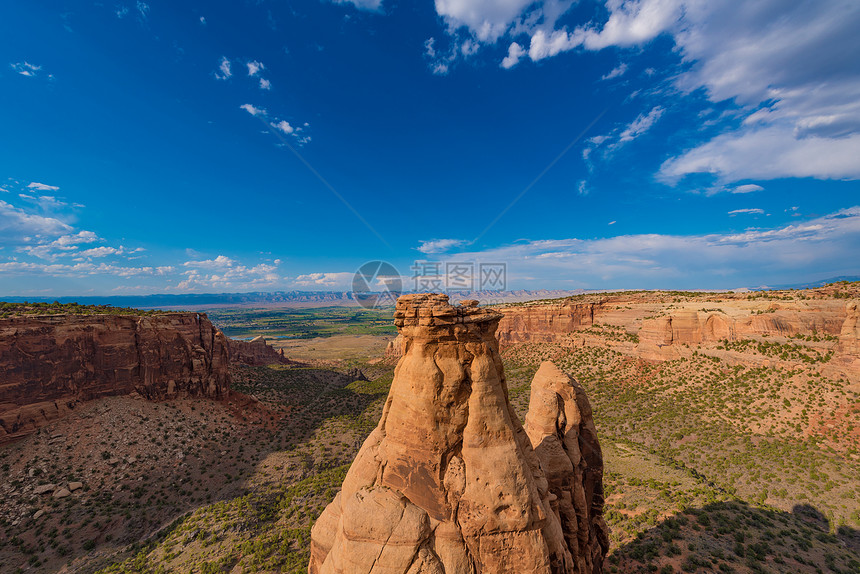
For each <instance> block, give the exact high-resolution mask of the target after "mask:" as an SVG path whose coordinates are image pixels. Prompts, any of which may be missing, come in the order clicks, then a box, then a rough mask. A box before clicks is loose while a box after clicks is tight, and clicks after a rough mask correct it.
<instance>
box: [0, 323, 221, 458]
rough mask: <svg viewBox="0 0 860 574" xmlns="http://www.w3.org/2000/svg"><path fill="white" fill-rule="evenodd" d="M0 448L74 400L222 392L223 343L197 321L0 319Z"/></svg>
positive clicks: (218, 334) (71, 405) (216, 333)
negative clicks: (133, 395)
mask: <svg viewBox="0 0 860 574" xmlns="http://www.w3.org/2000/svg"><path fill="white" fill-rule="evenodd" d="M0 372H2V373H3V377H2V379H0V442H3V441H4V440H8V439H11V438H15V437H17V436H22V435H24V434H27V433H29V432H32V431H33V430H35V429H36V428H38V427H39V426H41V425H43V424H45V423H47V422H49V421H51V420H53V419H56V418H58V417H60V416H62V414H64V412H66V411H67V410H68V409H71V408H74V406H75V405H76V404H77V402H78V401H83V400H90V399H95V398H98V397H102V396H107V395H118V394H127V393H131V392H133V391H136V392H138V393H140V394H141V395H143V396H144V397H146V398H150V399H158V398H170V397H178V396H188V395H202V396H208V397H213V398H214V397H221V396H224V395H226V394H227V393H229V389H230V375H229V372H228V351H227V341H226V338H225V337H224V335H223V334H222V333H221V331H219V330H218V329H216V328H215V327H214V326H213V325H212V323H210V322H209V320H208V319H207V318H206V316H205V315H200V314H198V313H167V314H163V315H148V316H135V315H38V316H18V317H9V318H3V319H0Z"/></svg>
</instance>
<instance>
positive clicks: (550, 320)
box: [498, 301, 604, 345]
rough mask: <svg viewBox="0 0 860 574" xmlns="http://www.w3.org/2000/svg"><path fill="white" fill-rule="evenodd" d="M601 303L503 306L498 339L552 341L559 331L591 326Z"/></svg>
mask: <svg viewBox="0 0 860 574" xmlns="http://www.w3.org/2000/svg"><path fill="white" fill-rule="evenodd" d="M603 306H604V303H603V302H601V301H598V302H588V303H571V302H569V301H562V302H553V303H547V304H544V305H527V306H516V307H504V308H503V309H502V313H503V314H504V318H503V319H502V320H501V323H500V324H499V330H498V337H499V341H500V342H501V343H502V344H503V345H504V344H509V343H523V342H533V343H538V342H543V343H547V342H552V341H555V340H556V339H558V338H559V337H560V336H561V335H564V334H567V333H571V332H574V331H578V330H580V329H584V328H587V327H590V326H591V325H593V324H594V316H595V313H599V312H600V311H601V309H602V308H603Z"/></svg>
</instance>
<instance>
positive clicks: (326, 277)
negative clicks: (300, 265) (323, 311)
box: [293, 271, 355, 289]
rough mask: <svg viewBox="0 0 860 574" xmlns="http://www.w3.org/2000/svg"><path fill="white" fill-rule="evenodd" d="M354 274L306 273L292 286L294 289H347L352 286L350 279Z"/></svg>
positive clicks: (344, 272)
mask: <svg viewBox="0 0 860 574" xmlns="http://www.w3.org/2000/svg"><path fill="white" fill-rule="evenodd" d="M354 275H355V274H354V273H349V272H347V271H339V272H336V273H307V274H304V275H299V276H298V277H296V278H295V279H294V280H293V285H295V286H296V287H329V288H333V287H337V288H341V289H348V288H349V287H350V286H351V285H352V278H353V276H354Z"/></svg>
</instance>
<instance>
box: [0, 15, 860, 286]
mask: <svg viewBox="0 0 860 574" xmlns="http://www.w3.org/2000/svg"><path fill="white" fill-rule="evenodd" d="M858 29H860V3H858V2H856V1H855V0H845V1H838V0H814V1H801V0H798V1H794V2H785V1H784V0H758V1H747V2H740V1H737V2H725V1H719V0H605V1H591V0H580V1H578V2H577V1H573V0H537V1H530V0H495V1H493V0H435V2H433V1H432V0H412V1H408V2H407V1H404V0H304V1H289V0H257V1H250V0H246V1H236V2H201V1H200V0H197V1H185V0H170V1H166V0H165V1H160V0H146V1H144V0H137V1H128V0H118V1H111V2H90V1H69V0H64V1H63V2H56V1H51V0H45V1H42V2H4V3H2V5H0V130H2V131H0V133H2V140H0V142H2V143H0V146H2V148H0V296H2V295H7V296H13V295H14V296H33V297H50V296H53V295H57V296H68V295H99V296H101V295H135V294H151V293H217V292H245V291H277V290H294V289H295V290H349V289H350V288H351V285H352V281H353V277H354V274H355V272H356V270H357V269H359V268H360V267H361V266H362V265H363V264H364V263H365V262H368V261H385V262H388V263H390V264H391V265H392V266H393V267H394V268H395V269H396V270H397V272H398V274H399V275H401V276H402V282H403V285H404V288H406V289H411V288H420V287H421V286H422V285H426V281H427V280H428V278H429V279H438V280H439V281H443V283H437V285H443V286H445V287H448V288H454V287H455V286H458V285H459V286H462V281H464V280H466V279H468V282H469V285H470V286H471V287H472V288H475V289H477V288H480V287H482V286H483V287H491V288H500V287H505V288H507V289H578V288H586V289H598V288H649V289H650V288H673V289H694V288H724V289H731V288H738V287H755V286H762V285H779V284H792V283H800V282H808V281H816V280H820V279H826V278H830V277H837V276H853V275H860V256H858V252H860V181H858V180H860V34H857V33H856V31H857V30H858ZM482 266H484V267H482ZM502 266H504V267H502ZM484 268H486V269H495V270H496V271H498V270H499V269H503V270H504V274H503V275H502V276H501V277H502V278H503V279H504V280H503V281H501V283H500V282H499V280H498V279H499V275H498V273H497V274H496V275H494V276H492V277H491V276H490V275H487V276H486V277H484V276H482V274H481V273H482V272H481V269H484ZM452 273H454V274H455V275H456V276H455V275H452ZM491 278H494V282H492V284H490V283H487V282H485V279H486V280H487V281H489V279H491Z"/></svg>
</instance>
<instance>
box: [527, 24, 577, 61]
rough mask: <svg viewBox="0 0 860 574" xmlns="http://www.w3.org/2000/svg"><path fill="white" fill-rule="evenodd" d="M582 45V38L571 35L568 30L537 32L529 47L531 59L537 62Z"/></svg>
mask: <svg viewBox="0 0 860 574" xmlns="http://www.w3.org/2000/svg"><path fill="white" fill-rule="evenodd" d="M581 43H582V38H581V37H579V36H576V35H574V34H569V33H568V32H567V30H553V31H551V32H547V31H545V30H537V31H536V32H535V33H534V34H533V35H532V40H531V44H530V45H529V58H531V59H532V60H534V61H535V62H537V61H538V60H543V59H544V58H549V57H551V56H555V55H557V54H560V53H561V52H566V51H568V50H572V49H573V48H576V47H577V46H579V45H580V44H581Z"/></svg>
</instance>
